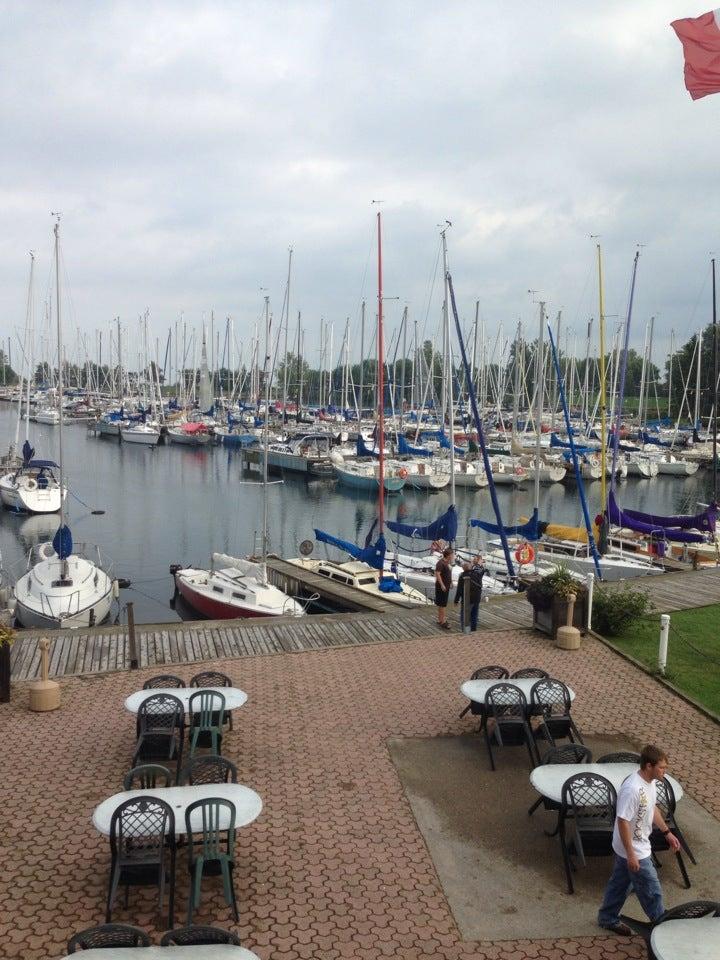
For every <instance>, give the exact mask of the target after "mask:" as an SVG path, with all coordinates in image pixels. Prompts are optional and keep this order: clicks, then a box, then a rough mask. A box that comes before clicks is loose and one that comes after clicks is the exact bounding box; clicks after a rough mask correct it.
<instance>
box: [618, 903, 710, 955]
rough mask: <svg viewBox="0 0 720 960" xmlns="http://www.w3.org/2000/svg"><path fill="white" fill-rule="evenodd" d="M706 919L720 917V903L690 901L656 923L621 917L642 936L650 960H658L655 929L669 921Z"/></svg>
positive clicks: (666, 912)
mask: <svg viewBox="0 0 720 960" xmlns="http://www.w3.org/2000/svg"><path fill="white" fill-rule="evenodd" d="M704 917H720V902H718V901H716V900H690V901H688V903H679V904H678V905H677V906H676V907H671V908H670V909H669V910H666V911H665V913H663V915H662V916H661V917H658V919H657V920H656V921H655V922H654V923H649V922H648V921H646V920H636V919H635V918H634V917H626V916H625V915H624V914H621V915H620V919H621V920H622V921H623V922H624V923H627V925H628V926H629V927H630V928H631V929H632V931H633V932H634V933H638V934H640V936H641V937H642V938H643V939H644V940H645V946H646V948H647V955H648V960H657V957H656V955H655V953H654V951H653V949H652V945H651V942H650V940H651V937H652V932H653V930H654V929H655V927H657V926H659V925H660V924H661V923H665V922H666V921H668V920H702V919H703V918H704Z"/></svg>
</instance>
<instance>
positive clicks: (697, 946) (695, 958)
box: [650, 917, 720, 960]
mask: <svg viewBox="0 0 720 960" xmlns="http://www.w3.org/2000/svg"><path fill="white" fill-rule="evenodd" d="M650 944H651V946H652V949H653V953H654V954H655V956H656V957H657V960H717V957H718V956H720V917H699V918H698V919H697V920H666V921H665V923H659V924H658V925H657V926H656V927H655V928H654V929H653V932H652V934H651V935H650Z"/></svg>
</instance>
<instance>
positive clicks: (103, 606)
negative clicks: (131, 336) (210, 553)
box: [14, 215, 117, 630]
mask: <svg viewBox="0 0 720 960" xmlns="http://www.w3.org/2000/svg"><path fill="white" fill-rule="evenodd" d="M54 234H55V293H56V310H57V340H58V352H57V355H58V358H62V356H63V351H62V323H61V317H60V313H61V311H60V265H59V264H60V253H59V247H60V218H59V216H57V215H56V220H55V229H54ZM58 396H59V397H60V400H61V401H62V396H63V364H62V362H61V361H60V359H59V362H58ZM59 409H60V411H61V414H60V422H59V424H58V429H59V433H58V440H59V448H60V456H59V458H58V459H59V461H60V464H59V472H60V477H59V483H60V486H61V487H62V484H63V417H62V402H61V403H60V404H59ZM31 462H32V461H31ZM97 555H98V563H95V562H94V561H92V560H90V559H88V558H86V557H84V556H82V555H81V554H80V553H75V552H73V539H72V534H71V532H70V528H69V527H68V526H67V524H66V523H65V508H64V498H63V497H61V498H60V526H59V527H58V530H57V533H56V534H55V537H54V538H53V541H52V543H47V542H46V543H43V544H40V545H39V546H38V547H36V548H34V549H33V550H31V551H30V554H29V557H28V570H27V573H25V574H24V575H23V576H22V577H20V579H19V580H18V581H17V583H16V584H15V588H14V594H15V616H16V618H17V619H18V621H19V622H20V623H21V624H22V626H24V627H40V628H43V629H48V630H57V629H64V628H70V627H88V626H94V625H95V624H98V623H102V622H103V621H104V620H105V619H106V618H107V616H108V614H109V613H110V607H111V605H112V601H113V597H114V596H116V595H117V584H116V581H113V579H112V578H111V577H110V575H109V574H108V573H107V572H106V571H105V570H104V569H103V567H102V566H101V558H100V553H99V551H98V554H97Z"/></svg>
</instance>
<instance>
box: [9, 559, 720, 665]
mask: <svg viewBox="0 0 720 960" xmlns="http://www.w3.org/2000/svg"><path fill="white" fill-rule="evenodd" d="M608 586H609V589H611V590H613V589H618V588H620V587H621V584H619V583H617V584H609V585H608ZM632 586H633V587H634V588H637V589H642V590H644V591H645V592H646V593H647V594H648V595H649V596H650V599H651V600H652V602H653V607H654V610H655V611H656V612H658V613H661V612H670V611H672V610H686V609H689V608H692V607H702V606H707V605H708V604H712V603H718V602H720V568H711V569H703V570H697V571H686V572H683V573H667V574H664V575H663V576H662V577H648V578H646V579H643V580H642V581H634V582H633V584H632ZM451 616H452V615H451ZM435 624H436V618H435V609H434V607H432V606H430V607H417V608H412V609H408V610H402V609H398V608H397V607H396V608H394V609H391V608H390V605H387V606H385V607H384V608H383V609H382V610H380V611H373V610H370V611H367V610H366V611H364V612H352V613H334V614H322V615H318V616H308V617H303V618H302V619H297V618H294V617H276V618H273V619H272V620H270V619H268V618H265V619H262V620H258V619H254V620H199V621H178V622H175V623H162V624H143V625H138V626H137V627H136V645H137V655H138V662H139V666H140V667H155V666H157V667H167V668H170V667H172V665H173V664H180V663H192V662H201V661H211V660H216V659H226V658H228V657H251V656H257V655H267V654H274V653H288V652H292V651H296V650H313V649H321V648H324V647H338V646H351V645H360V644H371V643H389V642H392V641H396V640H407V639H410V638H412V637H426V636H430V635H431V634H433V633H435V632H436V629H437V628H436V625H435ZM531 626H532V608H531V606H530V604H529V603H528V602H527V601H526V600H525V598H524V597H522V596H511V597H493V598H492V599H491V600H490V601H489V602H488V603H483V604H482V606H481V610H480V629H481V630H494V631H497V630H513V629H515V630H522V629H527V628H529V627H531ZM43 636H46V637H48V638H49V639H50V640H51V648H50V675H51V676H52V677H66V676H78V675H83V674H97V673H105V672H108V671H114V670H127V669H129V667H130V643H129V638H128V632H127V628H126V627H124V626H104V627H102V626H101V627H95V628H93V629H89V630H82V631H75V630H56V631H50V632H45V633H41V632H38V631H23V632H21V633H19V634H18V637H17V640H16V642H15V644H14V645H13V649H12V654H11V667H12V677H13V679H14V680H33V679H35V678H36V677H37V676H38V673H39V668H40V650H39V648H38V641H39V639H40V638H41V637H43Z"/></svg>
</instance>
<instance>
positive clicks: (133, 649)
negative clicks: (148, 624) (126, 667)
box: [125, 601, 138, 670]
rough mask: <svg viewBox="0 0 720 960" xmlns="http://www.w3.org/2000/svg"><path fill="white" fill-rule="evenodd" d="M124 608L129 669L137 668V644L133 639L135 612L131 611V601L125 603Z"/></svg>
mask: <svg viewBox="0 0 720 960" xmlns="http://www.w3.org/2000/svg"><path fill="white" fill-rule="evenodd" d="M125 609H126V610H127V621H128V622H127V625H128V641H129V645H130V669H131V670H137V668H138V655H137V644H136V641H135V613H134V612H133V605H132V601H130V602H129V603H127V604H126V607H125Z"/></svg>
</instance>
